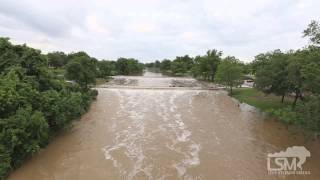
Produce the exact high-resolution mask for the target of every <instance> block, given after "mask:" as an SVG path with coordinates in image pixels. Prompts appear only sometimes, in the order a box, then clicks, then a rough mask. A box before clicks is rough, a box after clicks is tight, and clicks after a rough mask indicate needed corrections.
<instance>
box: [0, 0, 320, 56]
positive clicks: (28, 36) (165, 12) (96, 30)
mask: <svg viewBox="0 0 320 180" xmlns="http://www.w3.org/2000/svg"><path fill="white" fill-rule="evenodd" d="M319 7H320V0H0V36H5V37H10V38H11V41H12V42H14V43H27V44H28V45H29V46H32V47H34V48H38V49H41V50H42V51H43V52H48V51H64V52H67V53H68V52H72V51H86V52H87V53H89V54H90V55H91V56H94V57H96V58H99V59H116V58H118V57H133V58H137V59H139V60H141V61H143V62H149V61H153V60H156V59H159V60H161V59H164V58H174V57H175V56H180V55H185V54H189V55H191V56H195V55H200V54H204V53H205V52H206V51H207V50H208V49H214V48H215V49H218V50H222V51H223V52H224V55H233V56H236V57H237V58H239V59H241V60H243V61H247V62H248V61H250V60H252V59H253V57H254V56H255V55H257V54H258V53H261V52H265V51H269V50H274V49H282V50H288V49H297V48H300V47H303V46H305V45H307V43H308V40H307V39H304V38H302V31H303V29H305V28H306V26H307V25H308V24H309V23H310V21H311V20H312V19H314V20H319V19H320V10H319Z"/></svg>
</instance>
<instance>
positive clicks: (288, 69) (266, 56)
mask: <svg viewBox="0 0 320 180" xmlns="http://www.w3.org/2000/svg"><path fill="white" fill-rule="evenodd" d="M303 35H304V37H309V39H310V42H311V45H309V46H307V47H304V48H302V49H298V50H289V51H286V52H282V51H281V50H274V51H271V52H267V53H261V54H259V55H257V56H255V58H254V60H253V61H252V62H251V63H247V64H245V63H242V62H240V61H239V60H237V59H236V58H234V57H230V56H228V57H226V58H222V57H221V56H222V52H221V51H218V50H210V51H208V52H207V54H206V55H203V56H196V57H194V58H192V57H189V56H188V55H185V56H180V57H176V58H175V59H173V60H168V59H165V60H163V61H161V62H160V61H155V62H154V63H148V64H146V67H153V68H159V69H160V71H161V72H163V73H167V74H171V75H192V76H193V77H196V78H199V79H204V80H210V81H215V82H217V83H220V84H224V85H226V86H228V87H229V89H230V93H231V94H232V87H235V86H238V85H239V84H241V83H242V79H243V78H244V75H247V76H246V77H250V78H253V80H254V82H255V84H254V85H255V88H257V89H258V90H260V91H262V92H264V93H266V94H271V93H272V94H275V95H278V96H282V102H283V100H284V98H285V97H286V96H287V97H290V98H291V97H293V101H292V105H291V107H287V108H284V109H273V110H271V111H270V113H271V114H273V115H275V116H276V117H277V118H278V119H280V120H281V121H283V122H284V123H286V124H288V125H289V124H296V125H298V126H300V127H303V128H306V129H309V130H311V131H312V132H315V133H316V134H319V133H320V46H319V45H320V24H319V22H317V21H312V22H311V23H310V24H309V26H308V27H307V29H306V30H304V31H303Z"/></svg>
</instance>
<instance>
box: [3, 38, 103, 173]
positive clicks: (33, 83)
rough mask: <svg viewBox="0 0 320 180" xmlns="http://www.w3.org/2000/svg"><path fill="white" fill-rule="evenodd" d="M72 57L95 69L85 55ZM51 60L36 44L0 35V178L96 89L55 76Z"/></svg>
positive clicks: (82, 109) (66, 120)
mask: <svg viewBox="0 0 320 180" xmlns="http://www.w3.org/2000/svg"><path fill="white" fill-rule="evenodd" d="M59 54H60V55H61V53H59ZM82 55H83V54H82ZM49 56H53V54H52V55H49ZM54 57H56V54H55V55H54ZM49 59H51V63H52V62H53V61H52V57H50V58H49ZM83 59H84V60H83ZM72 61H74V62H79V63H80V64H81V65H83V66H86V68H83V69H84V70H87V68H92V69H90V70H92V71H93V69H95V66H94V68H93V66H90V65H91V64H90V63H91V61H90V62H87V59H85V57H84V56H81V57H78V56H73V58H72ZM83 61H84V62H83ZM60 65H61V64H59V65H57V67H60ZM49 66H50V67H52V66H53V64H51V65H48V63H47V57H46V56H45V55H42V54H41V53H40V51H39V50H35V49H32V48H29V47H27V46H26V45H12V44H11V43H10V42H9V39H7V38H0V179H3V178H4V177H5V176H6V175H7V173H8V172H9V171H10V170H12V169H13V168H16V167H18V166H19V165H21V163H22V162H23V161H24V160H25V159H27V158H29V157H30V156H32V155H33V154H35V153H37V152H38V151H39V150H40V148H42V147H44V146H45V145H46V144H47V143H48V141H49V138H50V137H51V136H53V135H54V134H55V133H56V132H58V131H59V130H60V129H62V128H63V127H65V126H66V124H68V123H69V122H70V121H71V120H73V119H75V118H78V117H79V116H80V115H81V114H83V113H84V112H85V111H86V110H88V107H89V105H90V102H91V101H92V100H93V99H94V98H95V96H96V95H97V92H96V91H93V90H89V89H84V88H81V85H82V82H80V81H78V82H79V84H70V83H67V82H65V81H64V80H63V79H61V78H58V77H57V76H55V75H54V74H52V73H51V70H50V68H49ZM86 73H91V72H86ZM85 78H88V79H85ZM85 78H84V79H82V80H83V81H85V82H86V83H90V82H92V79H89V78H91V76H89V75H88V76H86V77H85ZM79 85H80V86H79Z"/></svg>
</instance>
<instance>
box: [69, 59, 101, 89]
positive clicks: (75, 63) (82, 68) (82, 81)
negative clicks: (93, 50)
mask: <svg viewBox="0 0 320 180" xmlns="http://www.w3.org/2000/svg"><path fill="white" fill-rule="evenodd" d="M96 74H97V66H96V61H94V60H93V59H91V58H90V57H88V56H76V57H74V58H73V59H71V60H70V62H69V63H68V64H67V67H66V78H67V79H69V80H74V81H75V82H77V83H78V84H79V85H80V86H81V87H82V88H84V89H87V88H88V85H89V84H92V83H95V80H96V79H95V78H96Z"/></svg>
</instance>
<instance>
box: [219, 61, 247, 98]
mask: <svg viewBox="0 0 320 180" xmlns="http://www.w3.org/2000/svg"><path fill="white" fill-rule="evenodd" d="M241 72H242V69H241V66H240V63H239V60H237V59H236V58H235V57H230V56H228V57H226V58H225V59H223V60H222V62H221V63H220V65H219V66H218V70H217V74H216V81H217V82H219V83H221V84H223V85H225V86H227V87H229V90H230V95H232V88H233V87H235V86H238V85H240V84H241V83H242V73H241Z"/></svg>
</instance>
